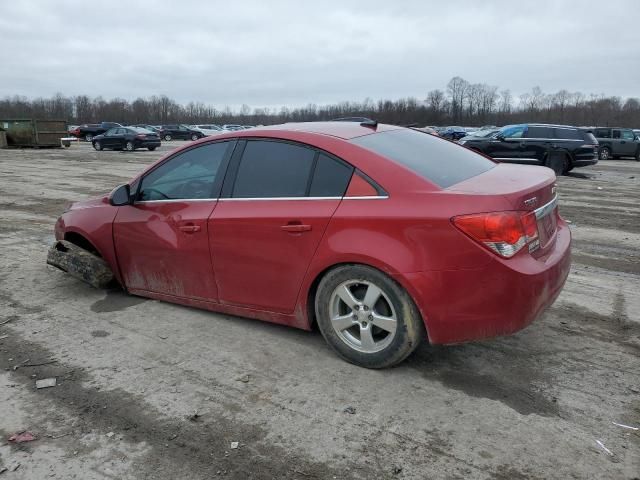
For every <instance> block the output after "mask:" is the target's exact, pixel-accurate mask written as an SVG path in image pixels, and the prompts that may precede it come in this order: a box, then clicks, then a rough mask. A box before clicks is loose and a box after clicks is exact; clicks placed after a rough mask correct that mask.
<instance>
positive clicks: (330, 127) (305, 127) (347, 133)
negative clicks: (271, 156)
mask: <svg viewBox="0 0 640 480" xmlns="http://www.w3.org/2000/svg"><path fill="white" fill-rule="evenodd" d="M401 128H402V127H398V126H395V125H386V124H383V123H379V124H378V125H377V126H375V127H366V126H362V125H360V124H359V123H357V122H300V123H283V124H281V125H269V126H266V127H256V128H252V129H251V131H250V132H249V133H250V134H251V135H256V133H258V132H260V131H261V130H279V131H290V132H305V133H317V134H321V135H330V136H332V137H338V138H342V139H344V140H349V139H352V138H356V137H362V136H363V135H370V134H372V133H380V132H386V131H390V130H398V129H401Z"/></svg>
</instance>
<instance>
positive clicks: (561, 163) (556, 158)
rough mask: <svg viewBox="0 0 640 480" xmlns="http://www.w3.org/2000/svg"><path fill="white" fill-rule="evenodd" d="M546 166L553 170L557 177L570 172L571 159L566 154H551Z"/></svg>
mask: <svg viewBox="0 0 640 480" xmlns="http://www.w3.org/2000/svg"><path fill="white" fill-rule="evenodd" d="M545 165H546V166H547V167H549V168H550V169H551V170H553V171H554V172H555V174H556V176H558V177H559V176H560V175H564V174H565V173H566V172H567V171H568V170H569V159H568V158H567V156H566V155H565V154H564V153H559V154H550V155H549V156H548V157H547V161H546V162H545Z"/></svg>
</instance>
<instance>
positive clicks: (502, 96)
mask: <svg viewBox="0 0 640 480" xmlns="http://www.w3.org/2000/svg"><path fill="white" fill-rule="evenodd" d="M349 116H364V117H370V118H374V119H376V120H378V121H380V122H383V123H392V124H399V125H407V124H418V125H421V126H422V125H453V124H456V125H464V126H480V125H485V124H492V125H506V124H510V123H520V122H544V123H560V124H571V125H592V126H593V125H602V126H607V125H610V126H613V125H615V126H621V127H636V128H637V127H640V100H639V99H638V98H627V99H622V98H621V97H616V96H605V95H604V94H602V95H593V94H591V95H588V96H587V95H585V94H583V93H580V92H569V91H568V90H564V89H563V90H560V91H558V92H555V93H545V92H543V91H542V89H541V88H540V87H533V88H532V89H531V91H529V92H527V93H524V94H521V95H519V96H518V98H515V97H514V95H513V94H512V93H511V91H510V90H509V89H500V88H499V87H497V86H493V85H487V84H484V83H470V82H468V81H467V80H465V79H463V78H460V77H454V78H452V79H451V80H450V81H449V83H448V84H447V86H446V88H445V89H444V90H440V89H435V90H431V91H430V92H428V93H427V95H426V97H425V98H424V99H418V98H414V97H409V98H403V99H399V100H378V101H373V100H371V99H369V98H367V99H365V100H364V101H362V102H340V103H337V104H333V105H322V106H319V105H316V104H308V105H307V106H305V107H298V108H288V107H282V108H280V109H274V108H254V109H251V108H250V107H249V106H248V105H243V106H242V108H240V110H237V111H233V110H231V109H230V108H229V107H225V108H224V109H217V108H215V107H213V106H211V105H207V104H204V103H202V102H189V103H187V104H180V103H178V102H176V101H175V100H173V99H171V98H168V97H167V96H165V95H161V96H155V95H154V96H151V97H148V98H137V99H136V100H134V101H128V100H125V99H122V98H113V99H110V100H105V99H104V98H102V97H89V96H87V95H78V96H74V97H67V96H64V95H62V94H57V95H55V96H53V97H52V98H35V99H28V98H26V97H21V96H13V97H6V98H4V99H2V100H0V118H2V119H12V118H13V119H15V118H39V119H54V118H55V119H65V120H67V121H68V122H69V123H71V124H82V123H97V122H101V121H112V122H119V123H122V124H135V123H148V124H152V125H155V124H167V123H189V124H194V123H220V124H224V123H240V124H244V125H247V124H248V125H257V124H264V125H268V124H276V123H285V122H297V121H317V120H329V119H332V118H337V117H349Z"/></svg>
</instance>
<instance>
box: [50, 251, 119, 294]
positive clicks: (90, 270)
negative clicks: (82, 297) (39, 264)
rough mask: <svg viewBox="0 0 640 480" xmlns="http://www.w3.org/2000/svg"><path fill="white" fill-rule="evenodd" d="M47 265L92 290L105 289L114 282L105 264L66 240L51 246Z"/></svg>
mask: <svg viewBox="0 0 640 480" xmlns="http://www.w3.org/2000/svg"><path fill="white" fill-rule="evenodd" d="M47 263H48V264H49V265H52V266H54V267H56V268H59V269H60V270H62V271H63V272H67V273H68V274H69V275H71V276H72V277H74V278H77V279H79V280H82V281H84V282H86V283H88V284H89V285H91V286H92V287H94V288H105V287H107V286H108V285H109V284H110V283H111V282H113V280H114V278H113V272H112V271H111V268H109V265H108V264H107V262H105V261H104V260H103V259H102V258H100V257H99V256H97V255H95V254H93V253H91V252H89V251H87V250H85V249H84V248H82V247H79V246H78V245H75V244H73V243H71V242H69V241H67V240H57V241H56V242H55V243H54V244H53V245H52V247H51V248H50V249H49V253H48V255H47Z"/></svg>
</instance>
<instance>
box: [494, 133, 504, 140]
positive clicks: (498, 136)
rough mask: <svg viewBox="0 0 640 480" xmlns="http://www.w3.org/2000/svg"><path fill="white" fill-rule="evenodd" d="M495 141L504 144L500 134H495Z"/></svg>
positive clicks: (502, 136)
mask: <svg viewBox="0 0 640 480" xmlns="http://www.w3.org/2000/svg"><path fill="white" fill-rule="evenodd" d="M495 139H496V140H499V141H501V142H504V135H502V134H501V133H497V134H496V136H495Z"/></svg>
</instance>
